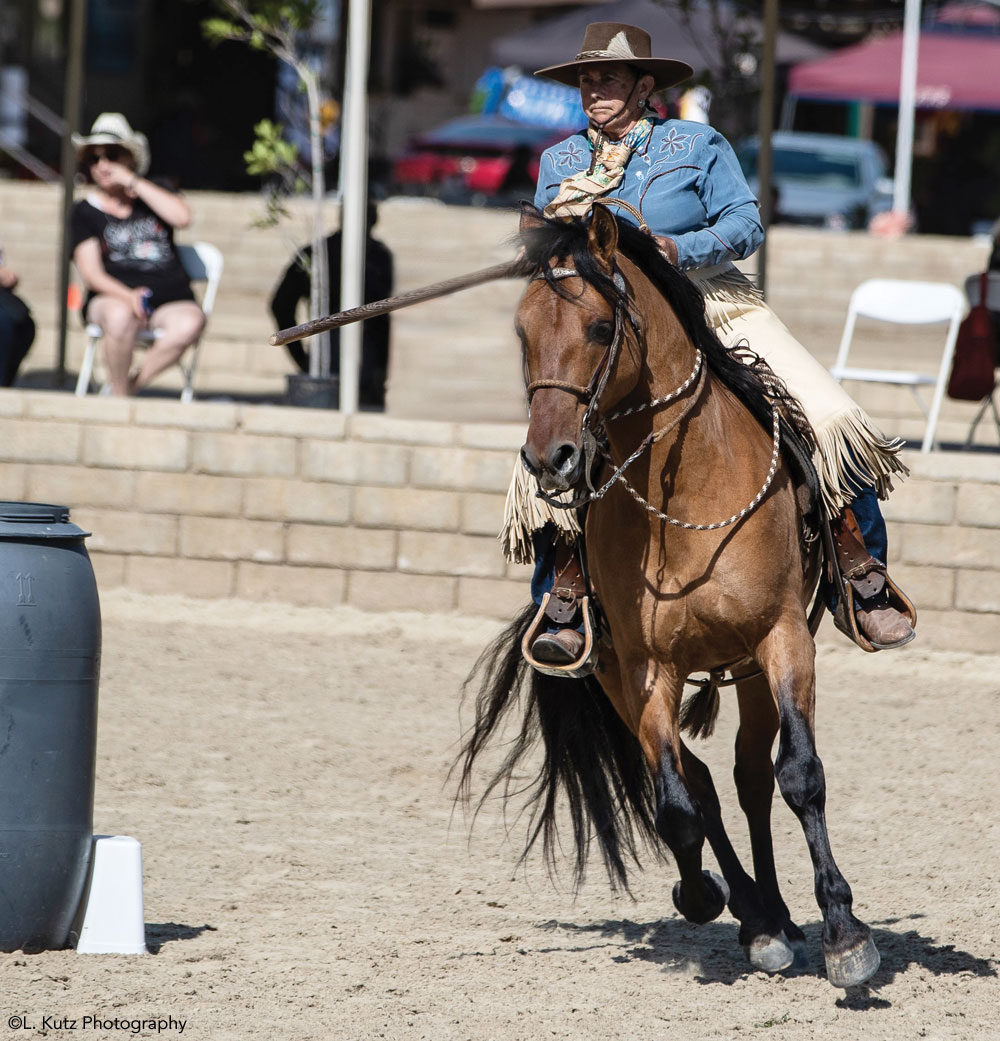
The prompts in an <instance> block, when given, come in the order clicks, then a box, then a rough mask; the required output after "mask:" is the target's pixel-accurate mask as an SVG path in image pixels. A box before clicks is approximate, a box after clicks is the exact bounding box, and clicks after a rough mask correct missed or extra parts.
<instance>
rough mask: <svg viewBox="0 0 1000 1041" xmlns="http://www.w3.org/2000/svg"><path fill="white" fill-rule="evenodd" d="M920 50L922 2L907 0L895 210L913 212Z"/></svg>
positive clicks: (898, 128)
mask: <svg viewBox="0 0 1000 1041" xmlns="http://www.w3.org/2000/svg"><path fill="white" fill-rule="evenodd" d="M919 47H920V0H906V7H905V9H904V12H903V58H902V61H901V62H900V69H899V120H898V125H897V129H896V172H895V177H894V179H893V191H892V208H893V209H894V210H895V211H896V212H897V213H902V214H906V213H909V211H910V177H911V174H912V172H913V122H914V113H915V110H916V96H917V58H918V51H919Z"/></svg>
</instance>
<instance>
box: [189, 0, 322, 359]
mask: <svg viewBox="0 0 1000 1041" xmlns="http://www.w3.org/2000/svg"><path fill="white" fill-rule="evenodd" d="M213 3H214V4H215V6H216V7H217V8H218V9H219V11H220V13H221V14H222V15H223V17H219V18H208V19H206V20H205V21H204V22H202V30H203V32H204V33H205V36H206V37H207V38H208V39H209V40H212V41H214V42H217V43H221V42H222V41H224V40H236V41H238V42H242V43H245V44H246V45H247V46H248V47H252V48H254V50H259V51H267V52H269V53H271V54H273V55H274V56H275V57H276V58H277V59H278V60H279V61H283V62H284V63H285V64H286V65H288V66H290V67H291V68H292V69H294V71H295V73H296V75H297V76H298V78H299V82H300V83H301V85H302V88H303V90H304V91H305V94H306V100H307V103H308V110H309V150H310V152H311V160H312V164H311V175H312V177H311V180H312V198H313V229H312V271H311V278H310V284H311V292H310V299H309V310H310V317H311V318H320V317H322V316H323V315H324V314H326V313H327V312H328V310H329V300H330V296H329V291H328V283H329V278H328V272H327V259H326V242H325V234H324V232H325V228H324V223H323V200H324V198H325V196H326V178H325V176H324V173H323V133H322V124H321V119H320V84H319V75H318V73H317V72H316V70H315V69H314V68H313V67H312V66H311V65H310V64H309V62H308V61H307V60H306V59H305V57H304V55H303V53H302V50H301V47H300V42H299V41H300V40H301V34H302V33H303V32H304V31H305V30H307V29H309V28H310V27H311V26H312V25H313V23H314V22H315V21H316V18H317V16H318V14H319V8H320V3H319V0H213ZM254 132H255V135H256V137H255V140H254V143H253V147H252V148H251V150H250V151H249V152H247V153H245V156H244V158H245V159H246V162H247V172H248V173H251V174H259V175H261V176H268V175H272V176H274V177H276V178H278V179H279V180H280V181H281V182H282V183H283V184H284V185H285V186H286V187H288V188H291V189H292V190H296V189H298V188H300V187H302V186H303V185H302V183H301V181H300V180H297V179H296V176H295V174H294V173H293V171H294V168H295V160H296V158H297V152H298V150H297V149H296V148H295V146H294V145H292V144H290V143H288V142H287V141H285V140H284V139H283V137H282V135H281V128H280V126H278V125H277V124H275V123H272V122H271V121H270V120H267V119H265V120H262V121H261V122H260V123H258V124H257V126H256V127H255V128H254ZM284 213H285V211H284V210H283V208H282V206H281V201H280V198H279V195H278V193H276V192H274V191H272V192H269V195H268V218H267V219H268V221H270V222H272V223H274V222H276V221H277V220H279V219H280V218H281V217H282V216H283V215H284ZM317 346H318V349H316V350H313V351H311V352H310V361H309V369H310V375H312V376H329V374H330V337H329V334H328V333H322V334H320V336H319V337H318V345H317Z"/></svg>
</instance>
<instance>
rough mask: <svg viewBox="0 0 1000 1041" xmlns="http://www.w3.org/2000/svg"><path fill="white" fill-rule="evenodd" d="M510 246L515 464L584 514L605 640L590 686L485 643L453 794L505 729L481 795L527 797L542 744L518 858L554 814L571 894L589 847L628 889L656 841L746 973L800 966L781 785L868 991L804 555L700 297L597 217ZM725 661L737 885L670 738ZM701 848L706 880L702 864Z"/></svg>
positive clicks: (765, 436)
mask: <svg viewBox="0 0 1000 1041" xmlns="http://www.w3.org/2000/svg"><path fill="white" fill-rule="evenodd" d="M520 233H521V240H522V243H523V245H524V252H523V261H524V270H525V271H526V272H529V271H530V272H531V273H532V277H531V278H530V281H529V283H528V286H527V288H526V290H525V293H524V295H523V298H522V300H521V302H520V305H519V307H518V310H517V316H516V328H517V332H518V335H519V337H520V339H521V343H522V346H523V351H524V368H525V377H526V382H527V384H528V393H529V401H530V422H529V426H528V433H527V439H526V441H525V444H524V447H523V449H522V456H523V459H524V462H525V465H526V466H527V467H528V469H529V470H530V471H531V472H532V473H533V474H534V476H535V477H536V479H537V482H538V486H539V489H540V492H541V493H542V494H546V495H551V494H555V493H559V492H565V491H567V490H570V489H573V490H575V491H578V492H580V493H581V497H582V498H589V499H590V502H589V505H588V507H587V511H586V520H585V529H584V530H585V534H586V551H587V559H588V561H589V569H590V581H591V588H592V590H593V591H594V593H595V595H596V597H597V600H598V602H599V604H600V611H601V615H602V621H601V625H600V626H599V628H600V629H601V634H602V635H601V639H600V644H599V648H600V650H599V661H598V665H597V667H596V672H595V673H594V674H593V675H591V676H586V677H583V678H567V677H556V676H551V675H543V674H541V673H539V672H537V671H535V670H533V669H531V670H529V669H528V668H527V667H526V665H525V662H524V660H523V658H522V656H521V652H520V643H521V638H522V636H523V635H524V633H525V632H526V631H527V629H528V628H529V626H530V624H531V620H532V618H533V616H534V612H535V608H534V605H531V606H529V607H528V608H526V609H525V611H524V612H522V613H521V615H520V616H519V617H518V618H516V619H515V620H514V621H513V622H512V624H511V625H510V626H509V627H508V628H507V630H506V631H505V632H504V633H502V634H501V635H500V636H499V637H498V638H497V640H496V641H495V642H494V644H493V645H491V647H489V648H487V650H486V651H485V652H484V654H483V656H482V657H481V658H480V661H479V663H478V664H477V666H476V668H475V669H474V670H473V674H472V676H470V681H469V682H475V681H476V679H477V678H478V680H479V682H480V690H479V694H478V697H477V702H476V720H475V722H474V724H473V726H472V728H471V730H470V733H469V734H468V735H467V737H466V740H465V743H464V745H463V748H462V752H461V754H460V758H459V762H460V764H461V789H460V790H461V791H463V792H464V793H465V794H466V795H468V793H469V790H470V785H471V780H472V770H473V766H474V764H475V762H476V761H477V757H478V756H479V754H480V753H481V752H482V751H483V749H484V747H485V745H486V744H487V742H488V741H489V739H490V738H491V737H492V736H494V735H495V734H496V733H497V732H498V731H499V729H500V727H501V724H502V723H503V722H504V721H505V719H506V718H507V717H508V716H509V715H510V714H511V713H512V712H513V711H514V710H520V711H522V713H523V716H522V720H521V729H520V733H519V736H518V737H517V738H516V739H515V740H514V742H513V744H512V745H511V746H510V749H509V751H508V754H507V757H506V759H505V761H504V763H503V764H502V766H501V767H500V768H499V770H498V771H497V772H496V773H495V774H494V775H493V777H492V778H491V780H490V781H489V783H488V787H487V790H486V794H485V795H484V796H483V799H484V800H485V798H486V797H487V796H488V795H489V794H490V793H492V792H496V791H499V792H500V794H501V795H503V797H504V798H507V797H510V796H512V795H514V794H515V790H516V791H517V793H519V794H523V793H524V788H523V783H522V782H521V781H520V780H519V778H520V777H521V775H522V773H523V770H524V768H525V764H526V759H527V756H528V755H529V752H530V751H531V750H532V748H533V746H534V745H535V743H536V739H537V738H538V737H539V735H540V736H541V738H542V746H543V749H542V750H543V758H542V765H541V767H540V770H539V772H538V774H537V776H536V777H535V780H534V783H533V785H532V786H530V787H529V789H528V791H527V793H526V797H527V800H528V805H529V806H530V808H531V810H532V823H531V826H530V829H529V833H528V841H527V844H526V848H525V851H524V855H527V853H528V850H529V849H530V848H531V847H532V846H533V845H534V843H535V842H536V841H537V840H538V839H539V838H541V839H542V846H543V849H544V852H545V855H546V859H547V861H548V862H549V866H550V869H551V868H552V867H553V864H554V853H555V849H556V846H557V839H556V807H557V804H558V803H559V802H560V801H564V804H565V805H566V806H568V811H569V816H570V819H571V821H572V826H573V832H574V838H575V842H576V877H577V882H578V883H579V882H580V881H582V878H583V873H584V867H585V864H586V861H587V857H588V849H589V845H590V842H591V839H592V838H596V841H597V844H598V846H599V848H600V851H601V854H602V856H603V860H604V863H605V866H606V868H607V870H608V873H609V876H610V878H611V881H612V884H613V885H619V884H620V885H623V886H625V887H626V888H627V886H628V880H627V862H629V861H632V862H635V863H638V861H639V853H640V849H641V848H642V847H651V848H652V849H653V850H654V851H655V852H656V854H657V855H659V856H663V845H665V846H666V848H667V849H669V851H670V853H671V854H672V855H673V858H674V860H675V861H676V864H677V868H678V869H679V872H680V881H679V882H678V883H677V884H676V885H675V886H674V890H673V900H674V904H675V906H676V907H677V909H678V911H679V912H680V913H681V914H682V915H683V916H684V917H685V918H686V919H687V920H688V921H690V922H696V923H704V922H708V921H711V920H712V919H714V918H716V917H717V916H718V915H719V914H721V912H722V910H723V908H724V907H725V906H726V905H727V904H728V907H729V910H730V912H731V913H732V914H733V916H734V917H735V918H736V919H737V920H738V921H739V923H740V929H739V940H740V943H741V945H742V946H743V948H744V951H745V953H746V956H747V957H748V959H749V961H750V963H751V965H753V966H754V967H755V968H759V969H763V970H765V971H769V972H776V971H781V970H784V969H789V968H793V969H801V968H803V967H804V964H808V959H807V957H806V954H805V949H804V943H805V938H804V935H803V933H802V930H801V929H800V928H799V927H798V926H797V925H796V924H795V923H794V922H793V921H792V919H791V916H790V914H789V910H788V908H787V906H786V904H785V902H784V900H783V898H782V896H781V893H780V890H779V886H778V878H777V873H776V869H775V863H774V853H773V847H772V840H771V826H770V813H771V802H772V797H773V792H774V783H775V778H777V783H778V787H779V789H780V791H781V794H782V796H783V797H784V799H785V801H786V802H787V804H788V805H789V807H790V808H791V809H792V812H793V813H794V814H795V815H796V817H798V819H799V822H800V824H801V826H802V829H803V832H804V833H805V839H806V843H807V845H808V848H809V854H810V856H811V858H812V864H813V870H814V876H815V893H816V899H817V902H818V904H819V907H820V909H821V911H822V916H823V930H822V945H823V953H824V956H825V960H826V970H827V977H828V979H829V981H830V982H831V983H832V984H834V985H835V986H840V987H848V986H853V985H857V984H861V983H863V982H864V981H865V980H867V979H869V978H870V977H871V976H872V975H873V974H874V972H875V971H876V969H877V968H878V965H879V954H878V951H877V949H876V948H875V945H874V942H873V940H872V937H871V930H870V929H869V927H868V926H867V925H865V924H864V923H863V922H861V921H860V920H859V919H857V918H856V917H855V916H854V914H853V913H852V910H851V907H852V899H853V897H852V893H851V888H850V886H849V885H848V883H847V881H846V880H845V879H844V876H843V875H842V874H841V872H840V870H839V869H838V867H837V865H836V863H835V861H834V858H833V853H832V851H831V848H830V841H829V838H828V834H827V825H826V819H825V791H826V789H825V780H824V774H823V766H822V763H821V762H820V759H819V756H818V755H817V752H816V744H815V738H814V699H815V672H814V663H815V645H814V643H813V639H812V634H811V632H810V629H809V626H808V624H807V604H808V600H809V597H810V593H811V591H812V589H813V588H814V585H815V579H816V575H817V568H818V566H819V565H818V559H817V556H818V551H817V550H816V549H815V546H816V543H815V542H814V543H812V547H810V544H809V542H808V540H804V539H803V538H802V530H803V527H802V525H803V517H802V506H801V503H800V500H799V499H798V498H797V496H796V490H795V483H796V482H795V481H794V480H793V477H792V474H791V472H790V470H789V467H788V465H787V463H786V461H785V459H784V456H783V454H781V453H779V451H778V440H779V435H778V426H777V421H774V423H772V421H771V419H770V416H769V413H770V412H771V409H770V408H768V406H767V404H766V403H763V404H762V402H764V397H763V393H762V387H761V385H760V382H759V380H758V378H757V376H756V375H755V374H754V372H753V370H752V368H751V367H750V366H749V365H747V364H744V363H743V362H742V361H740V360H738V359H736V358H734V357H733V356H732V355H731V353H730V352H728V351H727V350H726V349H725V348H724V347H723V346H722V345H721V343H720V342H719V341H718V339H717V338H716V336H715V334H714V333H713V332H712V331H711V329H710V328H709V326H708V324H707V322H706V319H705V310H704V299H703V297H702V296H701V293H700V291H699V290H698V289H697V288H696V287H695V286H694V285H693V284H692V283H691V282H690V280H689V279H688V278H686V277H685V276H684V275H683V274H681V273H680V272H679V271H678V270H677V269H675V268H673V267H672V266H671V265H669V264H668V263H667V262H666V261H665V260H663V259H662V257H661V255H660V254H659V252H658V250H657V249H656V246H655V244H654V242H653V240H652V239H651V238H650V237H649V236H648V235H644V234H642V233H641V232H639V231H638V230H637V229H635V228H634V227H633V226H632V225H630V224H628V223H627V222H622V221H619V220H618V219H616V218H615V217H614V216H613V215H612V214H611V213H610V211H609V210H608V209H607V208H606V207H604V206H602V205H600V204H595V206H594V207H593V210H592V214H591V216H590V218H589V219H586V220H582V219H579V218H577V219H574V220H573V221H570V222H567V221H549V220H546V219H545V218H543V217H542V216H541V215H540V214H539V213H538V211H536V210H534V209H533V208H530V207H527V206H526V207H524V208H523V210H522V216H521V226H520ZM754 409H757V410H758V411H759V410H760V409H763V411H764V414H765V415H766V416H767V417H768V418H767V419H766V422H764V423H762V422H761V421H759V420H758V418H755V415H754V414H753V410H754ZM595 430H596V432H597V435H596V436H595V433H594V432H595ZM588 441H590V442H591V443H592V444H593V443H596V444H597V445H598V448H597V449H596V450H595V449H593V448H591V449H589V450H588ZM601 445H603V451H602V450H601V447H600V446H601ZM602 464H603V469H602ZM591 471H592V472H591ZM594 472H597V473H598V474H599V475H600V479H601V480H604V481H605V483H604V484H603V485H601V486H600V488H595V485H594V483H593V480H592V478H593V473H594ZM615 476H617V477H618V478H625V480H621V479H617V480H615V479H611V478H614V477H615ZM605 479H607V480H605ZM626 481H627V483H628V487H626V486H625V485H626ZM588 485H589V487H590V488H595V492H596V494H595V493H588ZM667 509H669V511H670V516H669V517H668V515H667V514H666V513H665V512H664V511H665V510H667ZM720 518H725V520H723V521H721V522H720ZM734 665H735V666H736V668H733V672H734V675H736V676H737V683H736V700H737V704H738V708H739V731H738V735H737V738H736V748H735V768H734V778H735V783H736V788H737V793H738V797H739V803H740V806H741V808H742V810H743V812H744V814H745V816H746V819H747V823H748V826H749V832H750V841H751V850H752V857H753V877H751V875H750V874H749V873H748V872H747V871H746V870H744V868H743V866H742V865H741V864H740V861H739V859H738V857H737V854H736V852H735V850H734V849H733V847H732V845H731V843H730V840H729V838H728V836H727V835H726V832H725V829H724V826H723V822H722V817H721V811H720V805H719V800H718V796H717V794H716V791H715V788H714V786H713V782H712V778H711V776H710V773H709V770H708V768H707V766H706V765H705V764H704V763H703V762H702V761H701V760H700V759H698V758H697V757H696V756H695V755H694V753H693V752H692V751H691V748H690V747H689V745H688V744H687V743H686V742H685V741H684V740H683V739H682V736H681V732H682V729H687V730H688V731H689V732H691V733H693V734H694V735H695V736H707V734H708V733H710V731H711V727H712V724H713V723H714V718H715V713H716V712H717V711H718V707H719V705H718V694H717V688H715V689H710V685H706V687H705V688H703V690H702V692H701V693H700V694H696V695H694V697H693V698H689V699H688V701H687V702H685V703H684V709H685V711H687V712H688V714H687V715H686V716H685V715H682V696H683V691H684V686H685V682H686V681H687V679H688V677H690V676H691V675H693V674H694V673H696V672H699V671H701V670H708V671H709V672H712V671H713V670H719V669H722V668H730V667H733V666H734ZM741 669H742V672H743V678H742V679H740V678H739V673H740V670H741ZM528 673H530V676H529V675H527V674H528ZM779 735H780V736H779ZM776 736H779V740H778V748H777V754H776V757H775V759H774V762H773V763H772V759H771V749H772V746H773V744H774V739H775V737H776ZM706 839H707V840H708V843H709V846H710V847H711V850H712V852H713V854H714V856H715V859H716V861H717V862H718V864H719V867H720V868H721V871H722V875H723V878H719V876H718V875H717V874H715V873H713V872H710V871H706V870H703V868H702V850H703V845H704V842H705V840H706ZM658 840H662V844H661V842H660V841H658Z"/></svg>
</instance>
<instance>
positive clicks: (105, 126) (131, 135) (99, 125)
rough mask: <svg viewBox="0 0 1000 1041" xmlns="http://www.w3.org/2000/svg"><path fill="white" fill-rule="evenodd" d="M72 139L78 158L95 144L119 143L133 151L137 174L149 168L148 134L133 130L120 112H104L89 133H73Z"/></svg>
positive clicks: (121, 146) (120, 145)
mask: <svg viewBox="0 0 1000 1041" xmlns="http://www.w3.org/2000/svg"><path fill="white" fill-rule="evenodd" d="M71 140H72V142H73V147H74V148H75V149H76V157H77V159H79V158H80V156H81V155H82V154H83V152H84V150H85V149H87V148H92V147H94V146H95V145H118V146H119V147H120V148H126V149H128V151H130V152H131V153H132V158H133V159H134V160H135V172H136V173H137V174H139V175H140V176H142V174H144V173H145V172H146V171H147V170H148V169H149V142H148V141H147V140H146V135H145V134H140V133H139V132H138V131H137V130H133V129H132V127H131V126H129V122H128V120H127V119H126V118H125V117H124V116H123V115H122V114H121V113H120V112H102V113H101V114H100V115H99V116H98V117H97V119H95V120H94V125H93V126H92V127H91V128H90V133H89V134H87V135H83V134H73V136H72V138H71Z"/></svg>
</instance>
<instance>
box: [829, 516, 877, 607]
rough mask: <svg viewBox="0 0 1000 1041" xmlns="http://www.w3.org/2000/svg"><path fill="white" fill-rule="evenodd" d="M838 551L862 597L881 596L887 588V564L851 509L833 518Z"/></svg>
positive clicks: (842, 565) (845, 571) (840, 563)
mask: <svg viewBox="0 0 1000 1041" xmlns="http://www.w3.org/2000/svg"><path fill="white" fill-rule="evenodd" d="M830 529H831V531H832V533H833V542H834V546H835V547H836V552H837V566H838V567H839V568H840V573H841V574H842V575H843V576H844V580H845V581H847V582H850V584H851V586H852V587H853V588H854V590H855V591H856V592H857V594H858V596H859V597H861V599H862V600H867V599H869V598H870V597H873V596H877V595H878V594H879V593H881V592H882V590H883V589H884V588H885V565H884V564H881V563H879V561H877V560H876V559H875V558H874V557H873V556H872V555H871V554H870V553H869V552H868V549H867V548H866V546H865V541H864V539H863V538H862V536H861V529H860V527H859V526H858V521H857V518H856V517H855V516H854V513H853V511H852V510H850V509H845V510H844V511H843V512H842V513H841V514H840V516H839V517H835V518H834V519H833V520H832V521H831V522H830Z"/></svg>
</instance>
